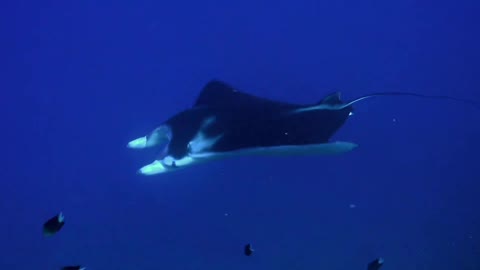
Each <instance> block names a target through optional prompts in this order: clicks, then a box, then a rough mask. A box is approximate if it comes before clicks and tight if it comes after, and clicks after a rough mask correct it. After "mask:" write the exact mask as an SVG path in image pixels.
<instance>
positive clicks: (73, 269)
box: [62, 265, 87, 270]
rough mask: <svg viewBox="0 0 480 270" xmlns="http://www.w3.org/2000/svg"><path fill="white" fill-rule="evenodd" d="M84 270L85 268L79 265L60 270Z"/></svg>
mask: <svg viewBox="0 0 480 270" xmlns="http://www.w3.org/2000/svg"><path fill="white" fill-rule="evenodd" d="M85 269H87V268H86V267H83V266H80V265H71V266H64V267H62V270H85Z"/></svg>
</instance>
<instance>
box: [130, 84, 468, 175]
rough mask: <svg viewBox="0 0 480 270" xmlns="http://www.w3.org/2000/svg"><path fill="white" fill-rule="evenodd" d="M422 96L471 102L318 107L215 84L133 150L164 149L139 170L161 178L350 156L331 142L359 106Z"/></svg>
mask: <svg viewBox="0 0 480 270" xmlns="http://www.w3.org/2000/svg"><path fill="white" fill-rule="evenodd" d="M398 95H406V96H416V97H424V98H440V99H453V100H457V101H462V102H467V103H471V104H472V105H476V104H474V103H472V102H471V101H468V100H462V99H457V98H454V97H448V96H426V95H421V94H416V93H404V92H383V93H373V94H369V95H365V96H362V97H359V98H357V99H354V100H353V101H350V102H343V101H342V99H341V93H340V92H338V91H336V92H333V93H331V94H329V95H326V96H325V97H324V98H322V99H321V100H320V101H317V102H315V103H312V104H294V103H288V102H281V101H276V100H272V99H268V98H263V97H259V96H255V95H253V94H249V93H247V92H244V91H240V90H238V89H236V88H234V87H232V86H231V85H229V84H227V83H225V82H223V81H220V80H211V81H209V82H207V84H206V85H205V86H204V87H203V89H202V90H201V92H200V94H199V95H198V97H197V99H196V101H195V103H194V104H193V106H192V107H191V108H188V109H186V110H183V111H180V112H179V113H177V114H175V115H173V116H172V117H170V118H169V119H167V120H166V121H165V122H163V123H162V124H161V125H160V126H158V127H157V128H155V129H154V130H153V131H152V132H150V133H149V134H148V135H146V136H143V137H140V138H138V139H135V140H132V141H130V142H129V143H128V144H127V147H128V148H133V149H144V148H152V147H158V148H159V149H161V151H160V152H161V153H160V154H159V155H158V157H157V158H156V159H155V160H154V161H153V162H152V163H151V164H148V165H146V166H144V167H142V168H140V169H139V170H138V173H139V174H142V175H156V174H162V173H168V172H172V171H176V170H178V169H181V168H187V167H190V166H192V165H194V164H199V163H203V162H207V161H212V160H218V159H223V158H227V157H234V156H241V155H266V156H282V155H285V156H299V155H332V154H342V153H346V152H350V151H352V150H353V149H355V148H356V147H357V144H355V143H353V142H346V141H331V138H332V136H333V135H334V134H335V133H336V132H337V131H338V130H339V129H340V128H341V127H342V126H343V125H344V124H345V122H346V121H347V119H348V118H349V117H350V116H351V115H352V114H353V104H355V103H357V102H359V101H361V100H364V99H367V98H371V97H375V96H398Z"/></svg>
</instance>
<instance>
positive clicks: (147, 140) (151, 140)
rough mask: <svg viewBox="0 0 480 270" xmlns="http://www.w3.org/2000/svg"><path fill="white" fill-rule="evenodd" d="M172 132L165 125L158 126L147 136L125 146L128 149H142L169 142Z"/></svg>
mask: <svg viewBox="0 0 480 270" xmlns="http://www.w3.org/2000/svg"><path fill="white" fill-rule="evenodd" d="M171 138H172V131H171V129H170V127H168V126H166V125H162V126H159V127H158V128H156V129H154V130H153V131H152V132H151V133H150V134H149V135H147V136H143V137H140V138H137V139H135V140H133V141H130V142H129V143H128V144H127V147H128V148H133V149H143V148H149V147H153V146H157V145H160V144H163V143H168V142H170V140H171Z"/></svg>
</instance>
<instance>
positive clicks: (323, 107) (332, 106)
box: [295, 92, 480, 113]
mask: <svg viewBox="0 0 480 270" xmlns="http://www.w3.org/2000/svg"><path fill="white" fill-rule="evenodd" d="M379 96H411V97H419V98H428V99H444V100H453V101H457V102H462V103H464V104H468V105H470V106H472V107H474V108H475V109H477V110H479V111H480V103H477V102H475V101H473V100H468V99H462V98H457V97H452V96H437V95H422V94H418V93H412V92H377V93H372V94H368V95H365V96H361V97H359V98H356V99H354V100H352V101H350V102H347V103H338V104H332V103H324V102H321V103H319V104H317V105H314V106H309V107H305V108H301V109H298V110H295V112H297V113H298V112H306V111H312V110H342V109H344V108H346V107H348V106H351V105H353V104H354V103H357V102H359V101H362V100H364V99H368V98H372V97H379Z"/></svg>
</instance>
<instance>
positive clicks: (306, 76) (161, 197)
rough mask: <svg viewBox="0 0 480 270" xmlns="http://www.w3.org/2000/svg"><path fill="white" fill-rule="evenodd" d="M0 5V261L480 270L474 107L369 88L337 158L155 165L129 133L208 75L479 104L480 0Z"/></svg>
mask: <svg viewBox="0 0 480 270" xmlns="http://www.w3.org/2000/svg"><path fill="white" fill-rule="evenodd" d="M2 6H3V8H2V9H0V12H1V14H0V15H1V16H0V22H1V24H0V25H1V28H0V29H1V33H2V35H1V36H2V38H1V40H2V42H1V45H0V46H1V48H2V53H1V54H0V55H1V56H2V58H1V59H2V63H3V64H2V65H1V66H2V70H1V75H0V79H1V83H2V84H1V90H0V91H1V99H0V113H1V115H2V131H1V135H0V139H1V143H2V155H1V164H2V165H1V166H0V211H1V212H0V214H1V216H0V268H2V269H16V270H21V269H59V268H60V267H61V266H63V265H67V264H77V263H78V264H83V265H85V266H86V267H87V269H89V270H90V269H91V270H100V269H125V270H129V269H132V270H154V269H155V270H156V269H168V270H176V269H182V270H184V269H192V270H193V269H208V270H216V269H219V270H220V269H229V270H236V269H251V270H254V269H262V270H265V269H285V270H293V269H305V270H307V269H328V270H337V269H338V270H353V269H365V265H366V263H367V262H369V261H371V260H373V259H374V258H376V257H378V256H382V257H384V258H385V266H384V267H383V268H382V269H385V270H405V269H435V270H443V269H445V270H446V269H449V270H451V269H455V270H463V269H467V270H478V269H480V211H479V210H480V203H479V199H478V194H479V190H480V184H479V181H480V172H479V170H478V166H479V165H478V164H479V160H480V159H479V158H478V153H479V151H480V142H479V139H478V138H480V124H479V123H480V121H479V119H480V112H479V111H477V110H475V109H472V108H470V107H465V106H464V105H462V104H459V103H455V102H445V101H434V100H433V101H432V100H425V99H413V98H391V97H385V98H377V99H372V100H368V101H365V102H361V103H359V104H357V105H356V106H355V108H356V113H355V115H354V116H353V117H352V118H351V119H349V121H348V123H347V124H346V125H345V126H344V127H343V128H342V129H341V130H340V132H339V133H337V134H336V136H335V138H336V139H340V140H348V141H354V142H356V143H358V144H359V145H360V147H359V148H358V149H356V150H355V151H353V152H351V153H348V154H345V155H342V156H336V157H303V158H295V157H292V158H264V157H263V158H260V157H250V158H249V157H244V158H236V159H229V160H225V161H220V162H215V163H210V164H205V165H201V166H198V167H192V168H191V169H188V170H185V171H182V172H178V173H175V174H171V175H160V176H155V177H142V176H139V175H137V174H136V170H137V169H138V168H139V167H141V166H143V165H145V164H147V163H150V162H151V161H152V160H153V158H154V155H155V152H153V151H131V150H129V149H127V148H126V147H125V145H126V143H127V142H128V141H130V140H131V139H134V138H136V137H140V136H143V135H144V134H146V133H147V132H149V131H150V130H151V129H153V128H155V127H156V126H157V125H159V124H160V123H161V122H162V121H164V120H165V119H167V118H168V117H170V116H171V115H173V114H174V113H176V112H178V111H180V110H182V109H185V108H187V107H189V106H191V104H192V103H193V102H194V99H195V97H196V96H197V94H198V93H199V91H200V89H201V87H202V86H203V85H204V84H205V83H206V82H207V81H209V80H210V79H212V78H217V79H222V80H224V81H227V82H229V83H230V84H232V85H234V86H236V87H238V88H240V89H243V90H245V91H248V92H249V93H252V94H255V95H259V96H264V97H268V98H272V99H277V100H284V101H290V102H302V103H312V102H315V101H318V100H320V99H321V98H322V97H323V96H324V95H325V94H327V93H329V92H331V91H332V89H339V90H341V91H342V93H343V97H344V99H346V100H349V99H353V98H355V97H357V96H360V95H363V94H366V93H370V92H372V91H373V92H375V91H415V92H418V93H422V94H435V95H450V96H458V97H462V98H468V99H472V100H477V101H480V92H479V90H478V89H480V65H479V62H480V50H479V49H478V48H479V47H480V38H479V35H478V25H480V18H479V16H478V14H479V11H480V4H479V3H478V2H477V1H473V0H461V1H413V0H404V1H373V0H368V1H332V0H327V1H305V0H302V1H298V2H294V1H258V2H257V1H248V0H247V1H233V2H232V1H219V0H217V1H176V2H175V1H169V2H167V1H122V2H113V1H90V0H84V1H23V0H18V1H7V2H5V3H3V5H2ZM350 204H355V205H356V207H355V208H350V207H349V205H350ZM59 211H63V212H64V214H65V216H66V224H65V227H64V229H63V230H62V231H61V232H59V233H58V234H57V235H55V236H54V237H51V238H47V239H46V238H44V237H43V236H42V234H41V226H42V223H43V222H44V221H45V220H46V219H48V218H50V217H51V216H53V215H55V214H57V213H58V212H59ZM247 242H251V243H252V244H253V246H254V248H255V254H254V256H252V257H245V256H244V255H243V252H242V248H243V245H244V244H245V243H247Z"/></svg>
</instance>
